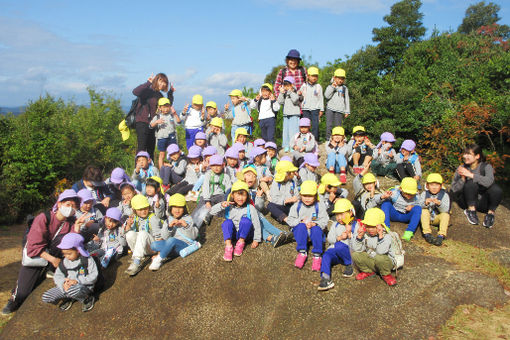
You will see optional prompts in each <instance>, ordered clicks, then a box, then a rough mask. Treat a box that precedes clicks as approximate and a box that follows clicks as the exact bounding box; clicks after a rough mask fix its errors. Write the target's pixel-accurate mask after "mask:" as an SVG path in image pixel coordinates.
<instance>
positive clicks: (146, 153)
mask: <svg viewBox="0 0 510 340" xmlns="http://www.w3.org/2000/svg"><path fill="white" fill-rule="evenodd" d="M138 157H145V158H147V159H150V158H151V156H150V155H149V153H148V152H147V151H140V152H139V153H137V154H136V157H135V161H136V160H137V159H138Z"/></svg>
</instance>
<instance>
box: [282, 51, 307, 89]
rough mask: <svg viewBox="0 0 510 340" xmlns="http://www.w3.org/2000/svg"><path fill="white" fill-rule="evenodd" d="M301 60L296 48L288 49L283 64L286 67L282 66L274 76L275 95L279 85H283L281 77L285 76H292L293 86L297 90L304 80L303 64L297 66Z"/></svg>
mask: <svg viewBox="0 0 510 340" xmlns="http://www.w3.org/2000/svg"><path fill="white" fill-rule="evenodd" d="M300 62H301V55H300V53H299V51H298V50H290V51H289V53H288V54H287V56H286V57H285V64H286V65H287V67H285V68H282V69H281V70H280V71H279V72H278V75H277V76H276V81H275V83H274V92H275V97H278V94H279V93H280V86H282V85H283V78H285V77H287V76H292V77H294V86H295V87H296V91H299V89H300V88H301V86H302V85H303V84H304V83H305V81H306V76H307V74H306V70H305V68H304V67H303V66H299V63H300Z"/></svg>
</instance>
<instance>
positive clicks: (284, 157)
mask: <svg viewBox="0 0 510 340" xmlns="http://www.w3.org/2000/svg"><path fill="white" fill-rule="evenodd" d="M280 161H289V162H292V158H291V157H289V156H283V157H282V158H281V159H280Z"/></svg>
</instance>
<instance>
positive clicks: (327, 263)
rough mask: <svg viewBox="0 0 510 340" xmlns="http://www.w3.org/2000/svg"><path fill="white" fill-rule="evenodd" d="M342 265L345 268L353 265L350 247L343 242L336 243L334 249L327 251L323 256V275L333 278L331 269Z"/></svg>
mask: <svg viewBox="0 0 510 340" xmlns="http://www.w3.org/2000/svg"><path fill="white" fill-rule="evenodd" d="M340 263H342V264H343V265H344V266H348V265H350V264H352V258H351V251H350V250H349V246H348V245H346V244H345V243H343V242H340V241H338V242H336V243H335V247H334V248H329V249H328V250H326V252H325V253H324V255H322V264H321V273H324V274H327V275H329V277H331V267H333V266H334V265H337V264H340Z"/></svg>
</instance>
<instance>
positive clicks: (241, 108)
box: [223, 90, 252, 151]
mask: <svg viewBox="0 0 510 340" xmlns="http://www.w3.org/2000/svg"><path fill="white" fill-rule="evenodd" d="M229 97H230V100H231V101H232V110H230V109H229V105H228V104H225V114H224V115H223V117H224V118H225V119H232V127H231V130H230V134H231V136H230V137H231V138H232V143H235V142H236V140H237V129H240V128H243V129H244V131H245V132H246V131H251V124H252V119H251V116H250V110H249V109H248V104H247V103H246V98H245V97H244V96H243V93H242V92H241V90H232V92H230V94H229ZM246 134H247V135H248V133H246ZM248 151H249V150H248Z"/></svg>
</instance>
